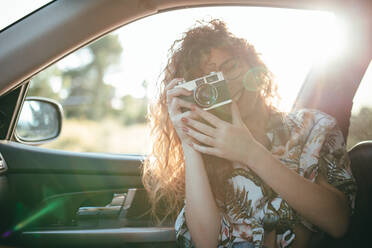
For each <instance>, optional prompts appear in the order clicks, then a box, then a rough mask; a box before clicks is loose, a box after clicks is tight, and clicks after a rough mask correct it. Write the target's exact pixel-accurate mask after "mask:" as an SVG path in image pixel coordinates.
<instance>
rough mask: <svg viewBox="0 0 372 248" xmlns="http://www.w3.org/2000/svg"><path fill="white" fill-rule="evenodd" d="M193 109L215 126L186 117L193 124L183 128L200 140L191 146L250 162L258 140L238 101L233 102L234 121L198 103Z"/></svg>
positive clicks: (189, 123)
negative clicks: (244, 119) (251, 130)
mask: <svg viewBox="0 0 372 248" xmlns="http://www.w3.org/2000/svg"><path fill="white" fill-rule="evenodd" d="M192 111H194V113H196V114H197V115H198V116H199V117H201V118H202V119H204V120H206V121H207V122H208V123H210V124H211V125H212V126H210V125H207V124H204V123H202V122H199V121H197V120H193V119H189V118H187V119H183V122H184V123H185V124H186V125H187V126H189V127H191V128H188V127H184V129H183V130H184V132H185V133H186V134H187V135H189V136H190V137H192V138H194V139H195V140H197V141H199V142H200V144H197V143H195V142H192V143H191V144H190V146H192V147H193V148H194V149H195V150H197V151H199V152H201V153H205V154H210V155H214V156H217V157H221V158H225V159H228V160H231V161H236V162H240V163H243V164H249V158H250V157H251V155H254V154H255V153H256V151H258V149H257V148H258V142H257V141H256V140H255V139H254V137H253V135H252V134H251V132H250V131H249V129H248V128H247V127H246V126H245V124H244V122H243V120H242V118H241V116H240V113H239V109H238V107H237V105H236V104H235V103H232V105H231V112H232V122H233V123H232V124H231V123H228V122H226V121H223V120H221V119H219V118H218V117H216V116H215V115H213V114H211V113H209V112H207V111H205V110H203V109H200V108H198V107H195V108H193V110H192Z"/></svg>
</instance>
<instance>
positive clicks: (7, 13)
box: [0, 0, 52, 30]
mask: <svg viewBox="0 0 372 248" xmlns="http://www.w3.org/2000/svg"><path fill="white" fill-rule="evenodd" d="M49 2H52V1H51V0H32V1H30V0H12V1H1V3H0V30H2V29H4V28H6V27H8V26H9V25H11V24H12V23H14V22H16V21H17V20H19V19H21V18H22V17H24V16H26V15H28V14H30V13H31V12H33V11H35V10H36V9H38V8H40V7H42V6H44V5H45V4H47V3H49Z"/></svg>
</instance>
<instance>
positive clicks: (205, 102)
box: [194, 84, 218, 108]
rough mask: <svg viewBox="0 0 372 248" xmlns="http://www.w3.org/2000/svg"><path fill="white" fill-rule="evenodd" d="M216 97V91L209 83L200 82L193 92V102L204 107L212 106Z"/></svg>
mask: <svg viewBox="0 0 372 248" xmlns="http://www.w3.org/2000/svg"><path fill="white" fill-rule="evenodd" d="M217 97H218V91H217V89H216V88H215V87H214V86H213V85H211V84H202V85H200V86H199V87H198V88H196V90H195V92H194V99H195V102H196V103H197V104H199V105H200V106H201V107H204V108H207V107H210V106H212V105H213V104H214V103H215V102H216V100H217Z"/></svg>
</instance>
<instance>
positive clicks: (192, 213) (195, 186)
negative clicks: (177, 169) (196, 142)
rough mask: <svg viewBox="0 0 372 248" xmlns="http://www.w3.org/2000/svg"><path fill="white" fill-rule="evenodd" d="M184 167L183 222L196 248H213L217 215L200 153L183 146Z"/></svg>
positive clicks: (216, 234)
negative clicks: (184, 219)
mask: <svg viewBox="0 0 372 248" xmlns="http://www.w3.org/2000/svg"><path fill="white" fill-rule="evenodd" d="M183 152H184V157H185V168H186V176H185V181H186V205H185V215H186V223H187V226H188V228H189V231H190V234H191V237H192V240H193V242H194V244H195V246H196V247H203V248H204V247H217V245H218V235H219V232H220V229H221V216H220V214H219V210H218V208H217V205H216V202H215V200H214V197H213V194H212V190H211V187H210V184H209V181H208V176H207V173H206V170H205V168H204V163H203V160H202V157H201V154H200V153H199V152H197V151H195V150H193V149H192V148H191V147H190V146H189V145H188V144H183Z"/></svg>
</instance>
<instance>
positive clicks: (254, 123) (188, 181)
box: [143, 20, 355, 247]
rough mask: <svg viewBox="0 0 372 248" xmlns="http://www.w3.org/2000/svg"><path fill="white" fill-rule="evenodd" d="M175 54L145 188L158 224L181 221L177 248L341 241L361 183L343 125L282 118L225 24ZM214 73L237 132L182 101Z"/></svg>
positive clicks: (261, 74)
mask: <svg viewBox="0 0 372 248" xmlns="http://www.w3.org/2000/svg"><path fill="white" fill-rule="evenodd" d="M170 53H171V56H170V58H169V61H168V65H167V67H166V70H165V78H164V80H163V81H162V82H161V84H160V86H159V97H158V98H157V102H156V103H154V104H153V105H152V106H151V107H150V113H149V116H150V120H151V125H152V135H153V137H154V146H153V151H152V154H151V156H149V157H148V159H147V160H146V161H145V163H144V168H143V183H144V186H145V188H146V189H147V191H148V193H149V197H150V200H151V202H152V211H153V213H154V216H155V217H156V218H157V220H158V221H160V222H161V220H164V219H165V218H167V217H171V218H172V217H175V215H177V214H178V217H177V220H176V232H177V240H178V242H179V244H180V245H182V246H185V247H193V246H195V247H217V246H218V247H262V246H265V247H278V246H281V247H286V246H289V245H290V246H291V247H305V246H306V245H307V243H308V241H309V239H310V236H311V233H312V232H313V231H319V230H320V231H324V232H327V233H328V234H330V235H332V236H334V237H340V236H342V235H343V234H344V233H345V232H346V230H347V227H348V221H349V215H350V212H351V209H352V207H353V201H354V196H355V194H354V193H355V181H354V179H353V177H352V174H351V170H350V162H349V159H348V157H347V153H346V150H345V146H344V142H343V138H342V134H341V132H340V131H339V130H338V129H337V126H336V123H335V120H334V119H333V118H332V117H330V116H328V115H326V114H324V113H321V112H318V111H315V110H300V111H297V112H295V113H290V114H283V113H280V112H279V111H277V110H276V109H275V107H274V104H273V103H274V100H275V99H276V98H277V93H276V89H275V85H274V84H273V80H272V75H271V74H270V72H269V71H268V70H267V68H266V66H265V65H264V63H263V62H262V61H261V60H260V59H259V57H258V55H257V53H256V51H255V49H254V48H253V46H251V45H250V44H248V43H247V42H246V41H245V40H244V39H240V38H237V37H235V36H234V35H232V34H231V33H230V32H228V30H227V28H226V25H225V24H224V23H223V22H221V21H219V20H212V21H210V22H209V23H203V24H202V25H199V26H197V27H195V28H193V29H191V30H189V31H188V32H186V33H185V34H184V37H183V39H181V40H177V41H176V42H175V43H174V44H173V46H172V49H171V50H170ZM215 71H222V73H223V75H224V76H225V78H226V80H227V82H228V87H229V90H230V93H231V96H232V104H231V106H230V107H231V113H232V123H229V122H226V121H223V120H221V119H220V118H218V117H217V116H215V115H213V114H211V113H209V112H207V111H205V110H203V109H201V108H199V107H198V106H196V105H195V104H193V103H191V102H187V101H185V100H182V99H181V98H180V96H188V95H191V94H192V92H190V91H187V90H185V89H183V88H181V87H175V86H176V85H178V84H181V83H182V82H184V81H189V80H192V79H195V78H198V77H201V76H204V75H207V74H209V73H211V72H215ZM185 110H186V111H185ZM207 156H209V157H207ZM211 157H218V158H223V159H224V160H211V159H209V158H211ZM211 161H212V162H211ZM213 161H214V162H213ZM224 161H226V162H224ZM183 205H184V207H183ZM182 207H183V208H182Z"/></svg>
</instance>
